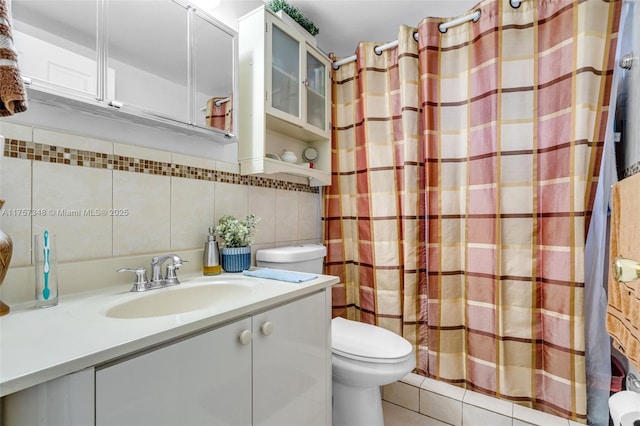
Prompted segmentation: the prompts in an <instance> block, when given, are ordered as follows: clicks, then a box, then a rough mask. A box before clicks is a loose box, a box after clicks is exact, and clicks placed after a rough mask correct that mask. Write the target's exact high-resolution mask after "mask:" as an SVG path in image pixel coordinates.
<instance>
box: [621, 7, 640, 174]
mask: <svg viewBox="0 0 640 426" xmlns="http://www.w3.org/2000/svg"><path fill="white" fill-rule="evenodd" d="M629 3H630V4H631V5H632V6H633V10H632V11H630V12H629V14H628V15H627V19H626V21H625V23H624V25H625V28H624V34H625V36H624V38H623V39H622V40H621V41H620V42H621V55H625V54H627V53H632V54H633V65H632V67H631V69H630V70H628V71H624V73H623V76H622V81H621V83H620V84H621V87H622V95H621V96H619V97H618V102H619V104H622V105H621V106H622V110H623V111H624V112H623V113H622V116H621V117H619V120H617V121H618V124H620V121H622V122H623V123H624V125H623V126H622V129H620V128H618V129H617V131H622V132H623V142H622V143H623V145H624V147H623V149H622V151H623V152H624V163H623V164H622V165H621V166H622V168H623V173H622V175H623V176H631V175H633V174H635V173H638V172H640V120H638V117H640V60H639V57H640V4H638V2H637V0H636V1H635V2H629Z"/></svg>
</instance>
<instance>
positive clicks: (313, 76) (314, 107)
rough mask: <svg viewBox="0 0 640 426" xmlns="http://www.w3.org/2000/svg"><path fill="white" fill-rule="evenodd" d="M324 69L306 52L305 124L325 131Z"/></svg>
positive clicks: (322, 65)
mask: <svg viewBox="0 0 640 426" xmlns="http://www.w3.org/2000/svg"><path fill="white" fill-rule="evenodd" d="M326 77H327V76H326V67H325V65H324V64H323V63H322V62H320V60H319V59H318V58H316V57H315V56H314V55H313V54H312V53H311V52H307V79H306V81H305V86H306V88H307V124H310V125H311V126H314V127H317V128H318V129H321V130H326V122H327V117H326V114H327V96H326V90H327V88H326V87H325V82H326Z"/></svg>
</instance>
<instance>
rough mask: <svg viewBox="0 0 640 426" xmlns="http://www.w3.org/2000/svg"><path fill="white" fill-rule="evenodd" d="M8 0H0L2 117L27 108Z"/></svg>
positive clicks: (0, 110)
mask: <svg viewBox="0 0 640 426" xmlns="http://www.w3.org/2000/svg"><path fill="white" fill-rule="evenodd" d="M10 19H11V16H10V13H9V9H8V6H7V0H0V117H6V116H9V115H13V114H16V113H19V112H24V111H26V110H27V94H26V92H25V89H24V84H23V83H22V78H21V77H20V70H19V69H18V54H17V53H16V50H15V47H14V45H13V35H12V34H11V20H10Z"/></svg>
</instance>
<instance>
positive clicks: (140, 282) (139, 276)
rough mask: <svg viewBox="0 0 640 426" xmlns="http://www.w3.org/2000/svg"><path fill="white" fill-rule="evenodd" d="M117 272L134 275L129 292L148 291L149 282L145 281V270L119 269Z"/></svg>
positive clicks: (140, 268)
mask: <svg viewBox="0 0 640 426" xmlns="http://www.w3.org/2000/svg"><path fill="white" fill-rule="evenodd" d="M117 272H133V273H135V274H136V280H135V282H134V283H133V287H132V288H131V291H145V290H147V289H148V287H149V280H148V279H147V270H146V269H145V268H142V267H139V268H120V269H118V270H117Z"/></svg>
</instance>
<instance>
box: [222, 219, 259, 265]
mask: <svg viewBox="0 0 640 426" xmlns="http://www.w3.org/2000/svg"><path fill="white" fill-rule="evenodd" d="M259 221H260V218H259V217H256V216H255V215H253V214H250V215H248V216H247V218H246V219H245V220H239V219H237V218H236V217H235V216H233V215H230V214H226V215H224V216H222V217H221V218H220V220H219V221H218V226H216V232H217V233H218V236H219V237H220V239H221V240H222V245H223V247H222V248H221V249H220V255H221V258H222V269H224V270H225V272H242V271H244V270H245V269H249V267H250V266H251V244H252V243H253V237H254V234H255V232H256V226H257V225H258V222H259Z"/></svg>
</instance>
